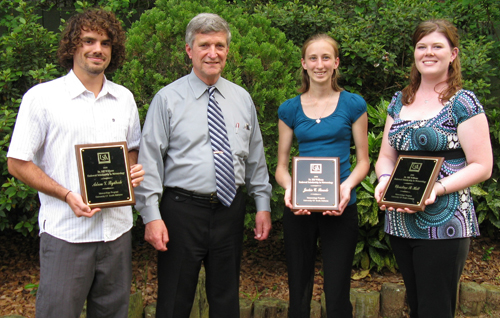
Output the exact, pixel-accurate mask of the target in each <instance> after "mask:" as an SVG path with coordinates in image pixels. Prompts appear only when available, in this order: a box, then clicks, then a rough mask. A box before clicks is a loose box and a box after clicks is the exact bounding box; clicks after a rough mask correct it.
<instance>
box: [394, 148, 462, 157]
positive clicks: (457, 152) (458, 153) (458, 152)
mask: <svg viewBox="0 0 500 318" xmlns="http://www.w3.org/2000/svg"><path fill="white" fill-rule="evenodd" d="M398 153H399V154H400V155H410V156H429V157H444V159H445V160H452V159H461V158H465V153H464V151H463V150H462V148H458V149H450V150H442V151H421V150H417V151H403V150H400V151H398Z"/></svg>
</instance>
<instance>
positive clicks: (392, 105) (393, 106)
mask: <svg viewBox="0 0 500 318" xmlns="http://www.w3.org/2000/svg"><path fill="white" fill-rule="evenodd" d="M400 94H401V92H396V94H394V96H392V100H391V102H390V104H389V106H387V115H389V116H391V117H392V118H395V116H396V102H397V100H398V99H399V98H400V96H399V95H400Z"/></svg>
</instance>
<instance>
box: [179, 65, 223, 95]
mask: <svg viewBox="0 0 500 318" xmlns="http://www.w3.org/2000/svg"><path fill="white" fill-rule="evenodd" d="M188 82H189V85H190V86H191V89H192V90H193V94H194V97H195V98H196V99H199V98H200V97H201V96H202V95H203V94H204V93H205V92H206V91H207V88H209V87H211V86H215V88H216V89H217V91H218V92H219V94H220V95H221V96H222V98H225V97H224V92H225V91H226V83H225V80H224V79H223V78H222V77H219V79H218V80H217V82H216V83H215V84H214V85H210V86H209V85H207V84H205V82H203V81H202V80H201V79H200V78H199V77H198V76H197V75H196V74H195V72H194V70H191V73H190V74H189V75H188Z"/></svg>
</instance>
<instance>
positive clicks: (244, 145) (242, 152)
mask: <svg viewBox="0 0 500 318" xmlns="http://www.w3.org/2000/svg"><path fill="white" fill-rule="evenodd" d="M251 129H252V127H251V126H248V129H247V128H246V127H238V128H235V129H234V135H235V136H236V142H237V144H236V145H235V147H234V153H235V154H236V155H237V156H238V157H241V158H243V159H246V158H248V153H249V147H250V145H249V141H250V133H251V131H252V130H251Z"/></svg>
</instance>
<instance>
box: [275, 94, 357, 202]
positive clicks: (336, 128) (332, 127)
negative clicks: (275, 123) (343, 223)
mask: <svg viewBox="0 0 500 318" xmlns="http://www.w3.org/2000/svg"><path fill="white" fill-rule="evenodd" d="M300 96H301V95H298V96H296V97H294V98H292V99H289V100H287V101H285V102H284V103H283V104H281V106H280V107H279V109H278V117H279V119H281V120H282V121H283V122H284V123H285V124H286V125H287V126H288V127H290V128H291V129H292V130H293V132H294V134H295V137H296V138H297V141H298V144H299V153H300V156H302V157H339V162H340V182H343V181H344V180H345V179H347V177H349V175H350V173H351V172H350V168H351V164H350V162H349V154H350V147H351V138H352V125H353V124H354V122H356V120H358V118H359V117H360V116H361V115H363V114H364V113H366V102H365V100H364V99H363V98H362V97H361V96H359V95H357V94H353V93H350V92H347V91H342V92H340V97H339V101H338V104H337V108H336V109H335V111H334V112H333V113H332V114H331V115H329V116H327V117H324V118H321V121H320V122H319V123H317V122H316V118H314V119H313V118H309V117H307V116H306V114H304V111H303V109H302V104H301V102H300ZM355 202H356V190H355V189H353V191H352V193H351V200H350V201H349V205H350V204H353V203H355Z"/></svg>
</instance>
